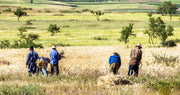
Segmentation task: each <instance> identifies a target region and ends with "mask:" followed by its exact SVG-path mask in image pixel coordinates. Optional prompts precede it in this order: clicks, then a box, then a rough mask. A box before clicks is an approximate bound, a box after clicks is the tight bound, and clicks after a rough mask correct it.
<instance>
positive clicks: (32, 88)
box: [21, 84, 41, 95]
mask: <svg viewBox="0 0 180 95" xmlns="http://www.w3.org/2000/svg"><path fill="white" fill-rule="evenodd" d="M21 93H22V94H23V95H41V89H40V86H39V85H32V84H30V85H27V86H26V85H24V86H22V87H21Z"/></svg>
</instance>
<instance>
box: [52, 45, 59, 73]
mask: <svg viewBox="0 0 180 95" xmlns="http://www.w3.org/2000/svg"><path fill="white" fill-rule="evenodd" d="M60 59H61V58H60V55H59V53H58V52H57V50H56V46H55V45H53V46H52V51H51V52H50V64H51V75H53V74H54V72H55V74H56V75H58V74H59V66H58V61H59V60H60Z"/></svg>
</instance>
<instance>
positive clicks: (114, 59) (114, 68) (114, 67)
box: [109, 52, 121, 74]
mask: <svg viewBox="0 0 180 95" xmlns="http://www.w3.org/2000/svg"><path fill="white" fill-rule="evenodd" d="M109 64H110V72H113V73H114V74H117V73H118V69H119V67H120V66H121V58H120V55H119V54H118V53H117V52H114V55H112V56H110V58H109Z"/></svg>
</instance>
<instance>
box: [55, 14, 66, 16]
mask: <svg viewBox="0 0 180 95" xmlns="http://www.w3.org/2000/svg"><path fill="white" fill-rule="evenodd" d="M53 16H64V14H53Z"/></svg>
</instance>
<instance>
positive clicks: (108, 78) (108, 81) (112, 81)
mask: <svg viewBox="0 0 180 95" xmlns="http://www.w3.org/2000/svg"><path fill="white" fill-rule="evenodd" d="M131 84H132V81H130V80H128V79H126V78H124V77H122V76H120V75H113V74H107V75H104V76H100V77H99V78H98V83H97V85H98V86H106V87H109V86H115V85H131Z"/></svg>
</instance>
